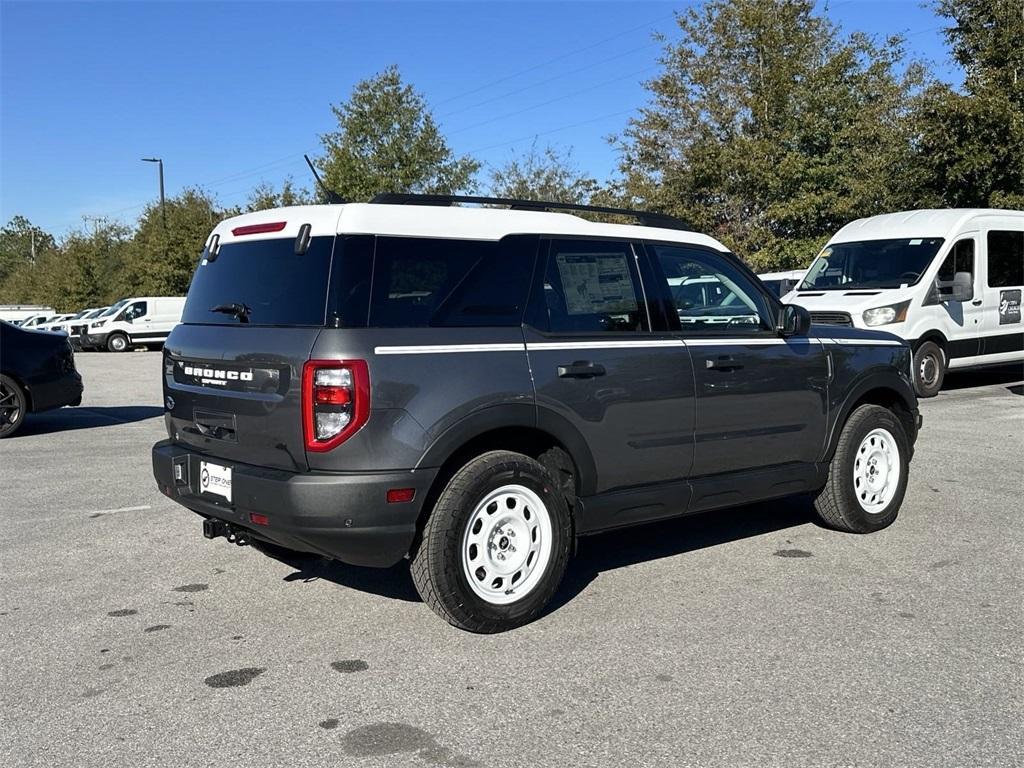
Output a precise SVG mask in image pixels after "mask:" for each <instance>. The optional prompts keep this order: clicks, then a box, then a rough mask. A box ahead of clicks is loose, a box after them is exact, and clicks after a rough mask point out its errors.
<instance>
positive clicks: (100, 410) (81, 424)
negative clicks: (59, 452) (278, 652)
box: [7, 405, 164, 440]
mask: <svg viewBox="0 0 1024 768" xmlns="http://www.w3.org/2000/svg"><path fill="white" fill-rule="evenodd" d="M163 413H164V409H163V408H160V407H159V406H155V405H117V406H77V407H74V408H58V409H57V410H54V411H43V412H42V413H30V414H27V415H26V416H25V422H24V423H23V424H22V425H21V429H19V430H18V432H17V433H16V434H14V435H12V436H11V437H9V438H7V439H8V440H17V439H18V438H20V437H29V436H30V435H47V434H50V433H51V432H67V431H69V430H74V429H93V428H95V427H115V426H118V425H119V424H131V423H133V422H136V421H145V420H146V419H155V418H157V417H158V416H163Z"/></svg>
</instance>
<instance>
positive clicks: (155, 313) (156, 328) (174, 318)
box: [81, 296, 185, 352]
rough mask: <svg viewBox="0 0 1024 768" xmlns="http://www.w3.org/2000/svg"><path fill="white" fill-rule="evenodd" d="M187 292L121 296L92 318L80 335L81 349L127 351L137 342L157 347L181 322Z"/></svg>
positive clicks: (141, 344) (135, 345) (136, 344)
mask: <svg viewBox="0 0 1024 768" xmlns="http://www.w3.org/2000/svg"><path fill="white" fill-rule="evenodd" d="M184 307H185V297H184V296H137V297H133V298H129V299H121V301H119V302H117V303H116V304H114V305H113V306H111V308H110V309H109V310H107V312H106V313H105V314H104V315H102V316H101V317H99V318H97V319H95V320H91V321H90V322H89V325H88V326H86V328H85V331H84V332H83V333H82V335H81V345H82V349H105V350H107V351H109V352H124V351H125V350H128V349H131V348H132V347H137V346H147V347H156V346H159V345H161V344H163V343H164V341H165V340H166V339H167V336H168V334H170V332H171V331H172V330H173V329H174V326H176V325H177V324H178V323H180V322H181V311H182V309H184Z"/></svg>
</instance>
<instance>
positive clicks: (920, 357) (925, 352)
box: [914, 341, 946, 397]
mask: <svg viewBox="0 0 1024 768" xmlns="http://www.w3.org/2000/svg"><path fill="white" fill-rule="evenodd" d="M945 378H946V353H945V351H944V350H943V349H942V347H940V346H939V345H938V344H936V343H935V342H934V341H926V342H924V343H923V344H921V346H919V347H918V348H917V351H916V352H914V389H915V390H916V392H917V396H918V397H935V396H936V395H937V394H939V390H941V389H942V381H943V379H945Z"/></svg>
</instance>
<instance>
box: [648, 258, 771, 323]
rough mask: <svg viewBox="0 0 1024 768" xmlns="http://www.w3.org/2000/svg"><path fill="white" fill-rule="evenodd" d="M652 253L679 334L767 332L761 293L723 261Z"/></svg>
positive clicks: (765, 311) (766, 309)
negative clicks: (680, 331) (677, 325)
mask: <svg viewBox="0 0 1024 768" xmlns="http://www.w3.org/2000/svg"><path fill="white" fill-rule="evenodd" d="M651 250H652V251H653V253H654V255H655V258H656V259H657V261H658V264H659V265H660V266H661V271H662V274H663V276H664V280H665V283H666V285H665V287H666V290H667V291H668V295H669V297H670V306H669V312H670V313H674V314H675V316H676V317H677V318H678V320H679V325H680V327H681V328H682V330H683V331H688V330H696V331H702V330H703V331H728V332H738V331H739V332H742V331H761V330H768V329H770V328H771V327H772V326H771V323H770V322H769V313H768V308H767V306H766V304H765V300H764V297H763V296H762V295H761V293H760V292H759V291H758V290H757V289H756V288H755V287H754V286H753V285H751V284H750V282H749V280H748V279H747V278H746V277H745V276H744V275H743V274H742V273H741V272H740V271H739V270H738V269H736V268H735V267H734V266H732V265H731V264H729V262H728V261H727V260H725V259H723V258H720V257H718V256H716V255H715V254H713V253H711V252H709V251H705V250H702V249H699V248H686V247H680V246H667V245H654V246H652V248H651Z"/></svg>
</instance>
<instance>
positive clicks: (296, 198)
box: [245, 176, 316, 212]
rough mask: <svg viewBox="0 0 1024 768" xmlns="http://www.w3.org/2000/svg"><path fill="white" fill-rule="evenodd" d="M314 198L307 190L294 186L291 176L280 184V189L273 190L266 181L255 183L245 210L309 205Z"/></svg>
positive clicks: (314, 200)
mask: <svg viewBox="0 0 1024 768" xmlns="http://www.w3.org/2000/svg"><path fill="white" fill-rule="evenodd" d="M315 202H316V199H315V198H314V196H313V195H312V194H310V192H309V190H306V189H299V188H297V187H296V186H295V182H294V181H292V178H291V176H289V177H288V178H286V179H285V180H284V183H283V184H281V189H280V191H278V190H275V189H274V187H273V185H271V184H268V183H266V182H260V183H259V184H257V185H256V186H255V187H254V188H253V190H252V192H250V193H249V201H248V203H247V204H246V206H245V210H246V211H249V212H252V211H265V210H268V209H270V208H283V207H285V206H289V205H311V204H312V203H315Z"/></svg>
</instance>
